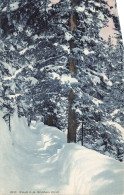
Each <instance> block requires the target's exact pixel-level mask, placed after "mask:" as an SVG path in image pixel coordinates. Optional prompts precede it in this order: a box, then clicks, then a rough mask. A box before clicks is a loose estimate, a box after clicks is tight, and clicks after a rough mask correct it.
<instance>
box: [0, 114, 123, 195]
mask: <svg viewBox="0 0 124 195" xmlns="http://www.w3.org/2000/svg"><path fill="white" fill-rule="evenodd" d="M0 126H1V127H0V138H1V141H0V195H10V194H16V195H18V194H24V195H25V194H30V195H32V194H35V195H37V194H38V195H41V194H59V195H61V194H64V195H65V194H67V195H69V194H74V195H78V194H81V195H119V194H121V195H122V194H124V189H123V176H124V173H123V163H122V162H118V161H116V160H114V159H112V158H110V157H107V156H104V155H102V154H99V153H98V152H95V151H93V150H90V149H87V148H85V147H82V146H79V145H76V144H73V143H72V144H67V143H66V142H67V140H66V134H65V133H63V132H61V131H59V130H58V129H57V128H55V127H49V126H45V125H44V124H43V123H40V122H37V123H36V122H35V121H33V122H32V124H31V126H30V127H28V126H27V121H26V119H25V118H21V119H18V118H17V117H16V116H14V118H13V120H12V121H11V126H12V132H9V131H8V127H7V125H6V123H5V122H4V120H3V119H2V117H0ZM14 192H15V193H14Z"/></svg>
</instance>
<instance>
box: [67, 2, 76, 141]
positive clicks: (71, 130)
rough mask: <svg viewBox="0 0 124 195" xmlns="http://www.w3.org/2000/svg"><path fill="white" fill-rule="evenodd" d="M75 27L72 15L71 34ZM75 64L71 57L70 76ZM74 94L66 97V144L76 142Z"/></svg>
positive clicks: (71, 42)
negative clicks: (67, 104) (67, 106)
mask: <svg viewBox="0 0 124 195" xmlns="http://www.w3.org/2000/svg"><path fill="white" fill-rule="evenodd" d="M74 6H76V0H72V7H74ZM76 27H77V21H76V15H75V13H72V14H71V16H70V29H71V31H72V32H73V31H74V30H75V29H76ZM69 45H70V50H71V49H72V48H74V41H73V40H71V41H69ZM76 64H77V60H76V59H75V58H74V57H73V58H70V59H69V70H70V73H71V75H72V76H75V75H76ZM74 98H75V94H74V91H73V90H72V89H71V90H70V92H69V96H68V103H69V108H68V136H67V142H68V143H70V142H76V129H77V119H76V113H75V111H74V109H73V103H74Z"/></svg>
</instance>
